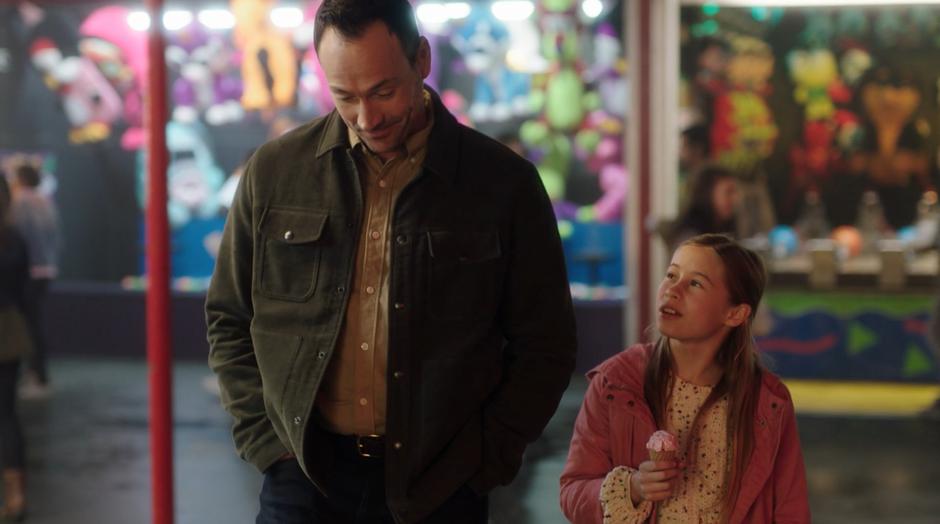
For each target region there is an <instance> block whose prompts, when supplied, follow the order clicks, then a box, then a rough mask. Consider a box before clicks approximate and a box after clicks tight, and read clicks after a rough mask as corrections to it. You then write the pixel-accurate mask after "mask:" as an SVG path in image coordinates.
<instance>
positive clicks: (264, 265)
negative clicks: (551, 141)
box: [206, 0, 576, 524]
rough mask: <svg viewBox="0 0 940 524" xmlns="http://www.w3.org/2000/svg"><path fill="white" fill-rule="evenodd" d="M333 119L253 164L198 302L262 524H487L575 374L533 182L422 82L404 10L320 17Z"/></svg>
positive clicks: (553, 238) (559, 280)
mask: <svg viewBox="0 0 940 524" xmlns="http://www.w3.org/2000/svg"><path fill="white" fill-rule="evenodd" d="M315 36H316V38H315V45H316V49H317V51H318V54H319V58H320V62H321V64H322V66H323V69H324V72H325V74H326V78H327V80H328V84H329V88H330V91H331V93H332V96H333V98H334V100H335V102H336V110H334V111H333V112H332V113H330V114H329V115H327V116H325V117H323V118H320V119H317V120H314V121H313V122H311V123H309V124H306V125H303V126H301V127H299V128H298V129H296V130H294V131H291V132H289V133H287V134H285V135H284V136H282V137H280V138H278V139H276V140H274V141H272V142H270V143H268V144H265V145H264V146H262V147H261V148H259V150H258V151H257V152H256V153H255V155H254V156H253V157H252V159H251V160H250V161H249V163H248V166H247V168H246V170H245V174H244V176H243V178H242V181H241V184H240V187H239V189H238V191H237V194H236V197H235V201H234V203H233V207H232V210H231V213H230V215H229V220H228V223H227V224H226V228H225V233H224V235H223V240H222V246H221V251H220V255H219V260H218V265H217V267H216V272H215V275H214V276H213V280H212V284H211V286H210V289H209V295H208V300H207V305H206V309H207V321H208V325H209V342H210V346H211V351H210V357H209V361H210V364H211V366H212V368H213V369H214V370H215V371H216V372H217V373H218V375H219V382H220V385H221V392H222V400H223V404H224V405H225V407H226V409H227V410H228V411H229V412H230V413H231V414H232V415H233V417H234V419H235V426H234V437H235V443H236V446H237V448H238V450H239V453H240V454H241V456H242V457H243V458H244V459H245V460H247V461H248V462H250V463H252V464H253V465H255V466H256V467H257V468H258V469H259V470H261V471H263V472H264V477H265V478H264V487H263V488H262V493H261V511H260V513H259V515H258V519H257V522H258V523H273V522H277V523H280V524H285V523H286V524H291V523H294V522H297V523H300V522H304V523H309V522H316V523H321V522H402V523H413V522H439V523H448V524H450V523H461V522H474V523H484V522H486V520H487V499H486V494H487V492H489V491H490V489H492V488H493V487H495V486H497V485H500V484H507V483H508V482H509V481H511V480H512V478H513V477H514V476H515V474H516V472H517V471H518V469H519V466H520V462H521V459H522V453H523V450H524V448H525V446H526V445H527V444H528V443H530V442H532V441H533V440H535V439H536V438H537V437H538V435H539V434H540V433H541V431H542V429H543V428H544V426H545V424H546V423H547V422H548V420H549V418H550V417H551V415H552V413H553V412H554V410H555V408H556V407H557V404H558V401H559V399H560V397H561V394H562V392H563V391H564V389H565V388H566V386H567V383H568V380H569V377H570V374H571V372H572V370H573V365H574V351H575V346H576V342H575V328H574V319H573V314H572V307H571V299H570V296H569V293H568V283H567V278H566V273H565V267H564V260H563V256H562V251H561V243H560V240H559V238H558V232H557V227H556V224H555V219H554V215H553V213H552V208H551V205H550V203H549V200H548V197H547V196H546V193H545V190H544V188H543V187H542V185H541V182H540V180H539V178H538V174H537V172H536V170H535V168H534V167H533V166H532V165H531V164H530V163H529V162H526V161H525V160H523V159H522V158H520V157H519V156H517V155H516V154H514V153H512V152H511V151H510V150H509V149H507V148H505V147H504V146H502V145H500V144H499V143H497V142H496V141H494V140H491V139H489V138H487V137H485V136H483V135H481V134H479V133H477V132H475V131H473V130H470V129H468V128H466V127H463V126H461V125H459V124H458V123H457V121H456V120H455V119H454V117H453V116H452V115H451V114H450V113H449V112H448V111H447V110H446V109H445V108H444V106H443V105H442V104H441V101H440V99H439V97H438V96H437V95H436V94H434V93H433V92H431V91H430V90H429V89H428V88H426V87H425V86H424V83H423V80H424V79H425V78H426V77H427V75H428V73H429V71H430V62H431V56H430V47H429V45H428V42H427V40H426V39H424V38H423V37H420V36H419V35H418V33H417V27H416V24H415V18H414V13H413V11H412V8H411V6H410V4H409V3H408V2H407V0H384V1H383V0H366V1H364V0H325V1H324V2H323V4H322V6H321V7H320V9H319V11H318V13H317V19H316V27H315Z"/></svg>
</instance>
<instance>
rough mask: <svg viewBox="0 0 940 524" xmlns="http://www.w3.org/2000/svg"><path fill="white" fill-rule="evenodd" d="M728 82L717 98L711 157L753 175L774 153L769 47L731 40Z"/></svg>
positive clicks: (751, 40)
mask: <svg viewBox="0 0 940 524" xmlns="http://www.w3.org/2000/svg"><path fill="white" fill-rule="evenodd" d="M731 47H732V51H733V54H732V56H731V58H730V59H729V61H728V66H727V69H726V79H725V82H724V83H723V84H722V85H720V86H718V91H717V93H715V97H714V100H715V101H714V113H713V114H714V120H713V123H712V126H711V130H710V134H711V146H712V155H713V157H714V158H715V160H716V161H717V162H718V163H719V164H721V165H722V166H724V167H726V168H728V169H730V170H732V171H735V172H739V173H746V172H749V171H753V170H754V169H755V168H757V166H758V165H759V164H760V163H761V162H762V161H763V160H764V159H765V158H767V157H768V156H769V155H770V153H771V152H772V151H773V148H774V143H775V142H776V139H777V126H776V124H775V123H774V120H773V115H772V113H771V112H770V108H769V106H768V105H767V101H766V99H765V97H766V96H767V95H768V94H769V92H770V85H769V84H768V80H769V79H770V76H771V75H772V74H773V67H774V57H773V54H771V52H770V47H769V46H768V45H767V44H766V43H764V42H762V41H760V40H757V39H756V38H752V37H748V36H737V37H734V38H732V40H731Z"/></svg>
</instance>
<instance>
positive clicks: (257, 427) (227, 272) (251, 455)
mask: <svg viewBox="0 0 940 524" xmlns="http://www.w3.org/2000/svg"><path fill="white" fill-rule="evenodd" d="M254 161H255V160H254V158H253V159H252V160H251V162H250V163H249V166H248V168H246V170H245V174H244V176H242V179H241V182H240V183H239V186H238V190H237V191H236V192H235V199H234V201H233V203H232V208H231V210H230V211H229V215H228V219H227V220H226V223H225V230H224V232H223V233H222V243H221V245H220V248H219V256H218V260H217V261H216V266H215V272H214V273H213V275H212V282H211V284H210V285H209V292H208V295H207V297H206V324H207V326H208V339H209V366H210V367H211V368H212V370H213V371H214V372H215V373H216V374H217V375H218V379H219V385H220V387H221V393H222V405H223V406H224V407H225V410H226V411H228V412H229V413H230V414H231V415H232V417H233V418H234V421H235V423H234V427H233V430H232V434H233V436H234V439H235V447H236V448H237V450H238V453H239V455H240V456H241V457H242V458H243V459H245V460H246V461H247V462H249V463H251V464H252V465H254V466H255V467H256V468H258V470H259V471H264V470H265V469H267V468H268V466H270V465H271V464H273V463H274V462H275V461H276V460H277V459H278V458H279V457H281V456H283V455H284V454H285V453H287V451H288V450H287V449H286V448H285V447H284V445H283V444H282V443H281V441H280V439H279V438H278V437H277V435H276V434H275V432H274V428H273V427H272V426H271V422H270V420H269V419H268V417H267V415H266V413H265V409H264V396H263V394H262V389H261V373H260V371H259V370H258V363H257V361H256V360H255V353H254V347H253V346H252V342H251V334H250V332H249V327H250V325H251V319H252V316H253V315H254V308H253V305H252V299H251V283H252V265H253V264H252V262H253V252H254V234H253V227H252V224H253V222H254V221H253V212H254V210H253V200H254V176H253V173H254V171H255V169H254Z"/></svg>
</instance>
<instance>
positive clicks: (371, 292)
mask: <svg viewBox="0 0 940 524" xmlns="http://www.w3.org/2000/svg"><path fill="white" fill-rule="evenodd" d="M366 293H368V294H370V295H371V294H373V293H375V288H374V287H372V286H369V287H367V288H366Z"/></svg>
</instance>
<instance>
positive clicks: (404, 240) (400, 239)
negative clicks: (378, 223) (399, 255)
mask: <svg viewBox="0 0 940 524" xmlns="http://www.w3.org/2000/svg"><path fill="white" fill-rule="evenodd" d="M395 242H398V245H399V246H403V245H405V244H407V243H408V237H406V236H405V235H398V237H397V238H396V239H395Z"/></svg>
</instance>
